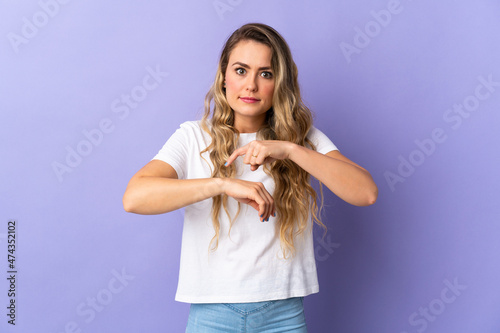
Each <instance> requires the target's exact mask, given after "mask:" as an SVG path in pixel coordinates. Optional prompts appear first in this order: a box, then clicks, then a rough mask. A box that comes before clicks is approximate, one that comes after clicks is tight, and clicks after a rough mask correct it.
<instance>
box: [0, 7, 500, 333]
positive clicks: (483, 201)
mask: <svg viewBox="0 0 500 333" xmlns="http://www.w3.org/2000/svg"><path fill="white" fill-rule="evenodd" d="M62 2H64V1H62V0H61V3H60V2H56V0H42V1H40V2H38V1H33V0H30V1H22V2H19V1H15V2H14V1H2V3H1V5H0V7H1V10H0V36H1V38H0V50H1V52H0V94H1V98H0V110H1V116H0V123H1V126H2V130H1V131H0V142H2V144H1V155H0V156H1V159H0V171H1V175H2V181H1V183H0V196H1V201H0V205H1V207H0V208H1V209H0V212H1V215H0V220H1V224H0V226H1V229H0V251H1V252H0V258H2V259H1V260H0V268H1V273H0V276H1V277H2V278H1V279H0V281H1V282H0V295H1V296H0V309H3V310H0V312H1V313H0V318H2V319H1V321H0V331H1V332H23V333H24V332H43V333H45V332H47V333H62V332H183V330H184V327H185V322H186V319H187V314H188V309H189V305H187V304H184V303H178V302H175V301H174V294H175V290H176V286H177V273H178V265H179V251H180V236H181V226H182V218H183V213H182V211H177V212H173V213H169V214H165V215H159V216H140V215H133V214H127V213H125V212H124V210H123V208H122V203H121V198H122V195H123V192H124V190H125V186H126V185H127V182H128V180H129V179H130V177H131V176H132V175H133V174H134V173H135V172H136V171H137V170H138V169H139V168H141V167H142V166H143V165H144V164H146V163H147V162H148V161H149V160H150V159H151V158H152V157H153V156H154V155H155V154H156V152H157V151H158V150H159V149H160V148H161V146H162V145H163V143H164V142H165V141H166V140H167V138H168V137H169V136H170V135H171V134H172V133H173V131H174V130H175V129H176V128H177V127H178V126H179V124H180V123H181V122H183V121H185V120H193V119H198V118H200V116H201V113H202V109H203V98H204V96H205V93H206V92H207V90H208V88H209V87H210V84H211V82H212V80H213V78H214V74H215V70H216V67H217V60H218V56H219V53H220V50H221V47H222V45H223V42H224V41H225V39H226V38H227V37H228V35H229V34H230V33H231V32H232V31H233V30H234V29H236V28H237V27H239V26H240V25H242V24H244V23H247V22H253V21H258V22H264V23H267V24H270V25H272V26H273V27H275V28H276V29H277V30H278V31H280V32H281V33H282V34H283V36H284V37H285V38H286V39H287V41H288V42H289V44H290V46H291V48H292V52H293V54H294V57H295V60H296V62H297V65H298V67H299V76H300V82H301V87H302V91H303V95H304V99H305V101H306V103H307V104H308V105H309V106H310V107H311V108H312V109H313V110H314V112H315V114H316V119H315V124H316V126H317V127H318V128H320V129H321V130H323V131H324V132H325V133H326V134H327V135H328V136H329V137H330V138H331V139H332V140H333V141H334V143H336V144H337V146H338V147H339V148H340V150H341V151H342V152H343V153H344V154H345V155H346V156H348V157H349V158H351V159H352V160H354V161H355V162H357V163H359V164H361V165H362V166H364V167H366V168H367V169H368V170H369V171H370V172H371V173H372V175H373V177H374V179H375V181H376V182H377V184H378V186H379V192H380V194H379V199H378V201H377V203H376V204H375V205H374V206H371V207H366V208H359V207H354V206H350V205H349V204H346V203H344V202H342V201H340V200H339V199H337V198H336V197H334V196H333V195H332V194H330V193H328V194H326V196H325V206H326V207H325V208H326V209H325V214H324V222H325V224H327V226H328V227H329V232H328V234H327V236H326V238H325V240H324V242H323V243H322V242H320V240H321V237H320V235H321V233H318V235H316V236H315V239H316V254H317V255H318V257H317V264H318V270H319V279H320V286H321V287H320V293H319V294H315V295H312V296H309V297H307V298H306V299H305V306H306V317H307V322H308V325H309V331H310V332H349V333H357V332H360V333H363V332H375V333H378V332H382V333H385V332H394V333H404V332H406V333H413V332H424V331H425V332H454V333H468V332H484V333H494V332H499V331H500V319H499V315H498V314H499V312H500V288H499V287H498V282H499V281H500V265H499V264H500V256H499V250H500V248H499V245H498V244H499V233H500V226H499V224H498V218H499V215H500V214H499V213H500V209H499V205H498V198H499V196H498V189H499V185H500V174H499V171H498V170H499V164H500V163H499V162H500V150H499V148H498V147H499V144H500V140H499V138H500V137H499V135H498V128H499V125H500V115H499V111H500V110H499V106H500V85H499V84H498V83H496V84H493V86H491V87H490V88H489V89H490V90H488V88H486V87H484V86H482V87H479V88H477V87H478V86H479V85H481V82H480V80H479V79H478V77H482V78H484V79H485V80H488V77H489V76H490V77H491V80H492V81H494V82H500V62H499V60H498V59H500V38H499V37H498V36H499V31H500V21H499V20H498V17H499V13H500V4H499V3H498V2H497V1H493V0H491V1H474V2H472V1H462V2H457V1H451V0H446V1H429V0H418V1H417V0H414V1H411V0H401V1H400V2H399V5H398V4H397V2H395V1H355V2H353V1H347V0H341V1H327V0H323V1H316V2H314V3H312V2H305V1H302V2H298V1H285V0H275V1H242V0H221V1H211V0H209V1H197V2H193V1H182V2H181V1H170V2H164V1H147V2H145V3H144V2H126V3H123V2H121V1H108V2H102V1H66V2H67V3H62ZM216 6H219V12H218V11H217V9H216ZM224 6H225V7H224ZM44 8H45V9H44ZM388 9H389V10H391V11H392V13H391V12H390V11H388ZM372 11H373V12H372ZM381 11H382V12H381ZM47 13H48V14H47ZM377 13H378V14H377ZM383 13H386V14H387V13H391V17H390V18H389V17H388V16H387V15H385V16H384V15H383ZM375 17H378V20H379V21H380V22H381V23H378V22H377V21H376V19H375ZM32 24H36V25H33V26H31V27H30V25H32ZM37 25H38V27H37ZM370 29H371V30H370ZM366 30H368V31H366ZM359 31H364V32H362V33H360V32H359ZM367 33H368V35H365V36H363V35H364V34H367ZM347 44H349V45H350V46H346V45H347ZM346 47H350V50H351V53H350V54H348V53H349V52H347V53H346V52H343V51H342V48H344V50H345V49H346ZM354 47H356V49H354ZM353 50H355V52H354V51H353ZM147 68H150V69H153V70H154V69H156V68H158V70H160V71H161V72H168V76H166V77H160V78H159V79H158V81H160V82H159V83H157V84H156V87H155V88H154V89H151V90H144V89H143V88H141V85H142V84H143V78H144V77H145V76H146V75H148V70H147ZM148 80H149V79H148ZM154 82H155V81H154V80H149V81H148V83H149V84H150V85H152V84H154ZM150 88H151V87H150ZM144 92H146V93H147V95H145V94H144ZM477 92H478V93H479V94H480V95H479V96H481V98H482V100H478V99H477V98H476V97H473V96H475V94H476V93H477ZM131 93H134V94H135V96H136V99H137V100H140V101H139V102H138V103H136V105H134V108H132V107H128V111H129V113H128V114H126V113H125V112H126V108H127V107H125V105H126V104H124V103H123V102H120V99H121V96H122V94H128V95H130V94H131ZM141 93H143V95H141ZM471 96H472V97H471ZM475 102H478V104H474V103H475ZM113 103H114V106H113ZM463 103H469V104H468V107H469V108H470V109H473V111H470V112H469V111H466V113H465V112H463V113H462V114H463V116H460V115H459V114H458V113H453V114H452V113H451V112H453V106H454V105H455V104H457V105H458V104H463ZM464 110H465V109H464ZM114 111H118V112H114ZM452 117H453V118H452ZM106 119H109V120H106ZM103 121H104V122H106V121H108V122H109V123H112V126H111V127H110V128H107V129H108V133H104V134H103V135H102V138H100V137H99V135H96V136H95V137H94V141H95V144H92V145H91V146H88V143H87V146H85V145H86V143H85V140H87V139H86V137H85V135H84V134H83V131H91V132H92V130H93V129H96V128H99V124H100V123H101V122H103ZM435 129H437V131H438V132H439V131H441V134H440V135H439V136H438V138H437V139H439V140H440V141H441V142H437V143H434V144H430V143H429V140H431V138H432V133H433V131H436V130H435ZM439 129H441V130H439ZM93 133H95V131H94V132H93ZM435 139H436V138H435ZM416 140H418V142H420V143H421V144H420V145H422V144H424V145H425V146H424V148H419V145H417V143H415V141H416ZM87 142H88V141H87ZM79 146H80V150H81V151H83V152H84V153H86V154H87V156H83V157H82V158H81V161H79V163H78V161H73V162H74V164H73V166H74V167H70V166H66V168H67V169H66V171H67V172H63V173H62V174H61V175H59V177H58V175H57V173H56V172H55V171H54V167H53V165H54V163H60V164H59V166H60V165H63V164H66V165H67V163H66V158H67V155H68V150H67V149H70V150H71V149H74V150H76V149H77V148H78V147H79ZM89 147H90V148H91V151H89V150H88V149H89ZM85 148H87V151H85ZM419 149H420V150H426V152H425V151H424V152H422V151H421V152H419ZM425 153H426V154H425ZM402 159H404V160H405V161H409V160H411V161H413V162H414V164H417V166H413V167H411V168H409V167H408V165H406V166H404V164H405V163H410V162H401V161H402ZM70 162H71V161H70ZM402 163H403V164H402ZM400 164H401V166H400ZM398 168H399V169H400V170H399V171H398ZM389 173H391V174H390V175H391V176H388V175H389ZM396 176H397V177H400V178H397V179H399V181H394V179H396V178H394V177H396ZM387 177H392V178H390V179H392V182H391V181H388V178H387ZM402 180H404V181H402ZM9 219H16V220H17V221H18V224H17V232H18V239H17V252H16V258H17V259H16V260H17V264H18V267H17V268H18V271H19V273H18V276H17V282H16V283H17V285H16V288H17V291H18V295H17V298H16V304H17V320H16V326H15V327H12V326H11V325H8V324H7V319H8V318H7V316H6V313H7V309H6V306H7V305H8V302H9V299H8V297H7V290H8V284H7V281H6V279H5V277H3V276H6V275H7V274H6V270H7V268H6V267H7V266H6V264H7V261H6V257H7V256H6V251H7V245H6V232H7V221H8V220H9ZM123 272H124V273H125V275H126V276H128V278H126V279H125V280H124V281H122V282H120V280H117V279H116V277H115V275H119V274H121V273H123ZM454 283H455V284H458V285H459V286H460V287H459V289H457V290H454V291H453V290H452V289H450V287H449V286H448V285H449V284H454ZM460 288H461V289H460ZM92 298H94V299H97V301H96V302H97V303H96V304H95V305H94V308H92V306H91V305H90V304H91V302H92ZM426 311H427V312H426ZM426 313H427V314H426Z"/></svg>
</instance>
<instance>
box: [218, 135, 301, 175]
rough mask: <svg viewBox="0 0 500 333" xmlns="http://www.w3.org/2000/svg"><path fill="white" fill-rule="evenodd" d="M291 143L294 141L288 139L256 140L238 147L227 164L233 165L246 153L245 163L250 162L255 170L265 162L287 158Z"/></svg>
mask: <svg viewBox="0 0 500 333" xmlns="http://www.w3.org/2000/svg"><path fill="white" fill-rule="evenodd" d="M291 145H293V143H291V142H287V141H276V140H266V141H259V140H255V141H252V142H250V143H249V144H247V145H244V146H243V147H241V148H238V149H236V150H235V151H234V152H233V153H232V154H231V156H229V159H228V160H227V162H226V164H225V166H228V165H231V163H233V162H234V161H235V160H236V158H238V157H239V156H243V155H244V156H245V157H244V158H243V163H245V164H249V165H250V170H252V171H255V170H257V169H258V168H259V166H261V165H263V164H266V163H272V162H274V161H276V160H284V159H287V158H288V156H289V154H290V149H291Z"/></svg>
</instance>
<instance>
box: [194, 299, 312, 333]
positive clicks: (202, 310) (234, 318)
mask: <svg viewBox="0 0 500 333" xmlns="http://www.w3.org/2000/svg"><path fill="white" fill-rule="evenodd" d="M303 299H304V298H303V297H294V298H288V299H283V300H276V301H266V302H255V303H210V304H191V308H190V310H189V318H188V324H187V327H186V333H212V332H213V333H215V332H217V333H221V332H231V333H232V332H234V333H236V332H238V333H240V332H241V333H243V332H245V333H250V332H266V333H275V332H294V333H307V328H306V322H305V317H304V305H303Z"/></svg>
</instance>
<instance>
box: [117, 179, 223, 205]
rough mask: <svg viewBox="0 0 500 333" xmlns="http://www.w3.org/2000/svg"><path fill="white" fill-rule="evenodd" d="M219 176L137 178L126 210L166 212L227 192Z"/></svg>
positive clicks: (127, 197) (130, 187) (125, 199)
mask: <svg viewBox="0 0 500 333" xmlns="http://www.w3.org/2000/svg"><path fill="white" fill-rule="evenodd" d="M222 185H223V181H222V180H221V179H219V178H203V179H173V178H164V177H151V176H141V177H137V178H136V179H133V180H132V181H131V182H130V183H129V185H128V187H127V189H126V191H125V194H124V195H123V207H124V209H125V211H127V212H130V213H136V214H144V215H153V214H163V213H168V212H171V211H174V210H176V209H179V208H182V207H185V206H188V205H190V204H193V203H196V202H199V201H203V200H205V199H208V198H211V197H214V196H216V195H219V194H222V193H223V186H222Z"/></svg>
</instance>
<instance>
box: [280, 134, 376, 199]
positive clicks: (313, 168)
mask: <svg viewBox="0 0 500 333" xmlns="http://www.w3.org/2000/svg"><path fill="white" fill-rule="evenodd" d="M288 158H289V159H291V160H292V161H293V162H295V163H296V164H298V165H299V166H300V167H301V168H303V169H304V170H305V171H307V172H308V173H309V174H311V175H312V176H313V177H315V178H316V179H318V180H319V181H320V182H322V183H323V184H325V185H326V186H327V187H328V188H329V189H330V190H331V191H332V192H333V193H335V194H336V195H337V196H338V197H340V198H341V199H342V200H344V201H346V202H348V203H350V204H352V205H355V206H368V205H371V204H373V203H374V202H375V201H376V199H377V195H378V189H377V185H376V184H375V183H374V181H373V178H372V177H371V175H370V173H369V172H368V171H366V170H364V169H362V168H360V167H358V166H356V165H353V164H350V163H347V162H345V161H342V160H339V159H336V158H333V157H330V156H326V155H323V154H320V153H318V152H316V151H313V150H311V149H308V148H305V147H302V146H298V145H295V144H290V147H289V154H288Z"/></svg>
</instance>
